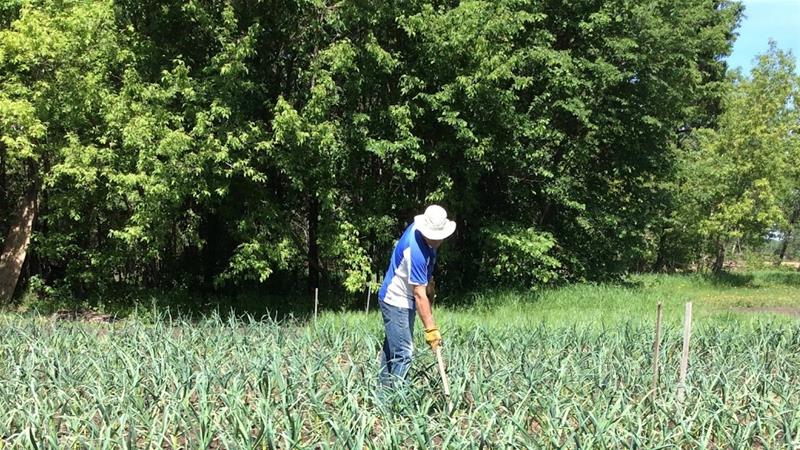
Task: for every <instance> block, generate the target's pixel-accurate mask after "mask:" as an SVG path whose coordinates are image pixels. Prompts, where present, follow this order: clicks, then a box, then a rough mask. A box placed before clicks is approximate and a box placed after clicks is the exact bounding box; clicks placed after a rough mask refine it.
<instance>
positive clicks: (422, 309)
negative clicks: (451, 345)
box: [414, 286, 442, 350]
mask: <svg viewBox="0 0 800 450" xmlns="http://www.w3.org/2000/svg"><path fill="white" fill-rule="evenodd" d="M425 290H426V289H425V286H414V300H415V303H416V304H417V314H419V318H420V320H422V324H423V325H424V326H425V342H427V343H428V345H430V346H431V348H432V349H433V350H436V348H437V347H439V345H441V343H442V334H441V333H439V328H437V327H436V322H434V321H433V313H432V312H431V302H430V300H428V295H427V293H426V292H425Z"/></svg>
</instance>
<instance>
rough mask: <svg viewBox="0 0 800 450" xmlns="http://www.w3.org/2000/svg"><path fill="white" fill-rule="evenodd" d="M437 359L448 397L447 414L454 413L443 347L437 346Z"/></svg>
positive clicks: (445, 394)
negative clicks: (443, 357)
mask: <svg viewBox="0 0 800 450" xmlns="http://www.w3.org/2000/svg"><path fill="white" fill-rule="evenodd" d="M435 351H436V361H437V362H438V363H439V375H441V377H442V386H444V396H445V398H446V399H447V414H448V415H450V414H452V413H453V401H452V400H451V399H450V381H449V380H448V379H447V372H445V370H444V359H442V347H440V346H437V347H436V350H435Z"/></svg>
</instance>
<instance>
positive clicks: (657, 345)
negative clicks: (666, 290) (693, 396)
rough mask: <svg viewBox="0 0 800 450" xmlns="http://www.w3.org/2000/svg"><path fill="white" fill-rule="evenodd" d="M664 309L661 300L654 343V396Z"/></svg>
mask: <svg viewBox="0 0 800 450" xmlns="http://www.w3.org/2000/svg"><path fill="white" fill-rule="evenodd" d="M663 310H664V308H663V305H662V304H661V302H658V308H657V311H656V342H655V343H654V344H653V397H655V395H656V389H658V369H659V367H658V362H659V361H658V359H659V355H660V354H661V316H662V313H663Z"/></svg>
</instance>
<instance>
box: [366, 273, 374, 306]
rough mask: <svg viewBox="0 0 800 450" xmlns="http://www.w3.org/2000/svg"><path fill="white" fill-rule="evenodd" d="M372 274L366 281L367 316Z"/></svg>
mask: <svg viewBox="0 0 800 450" xmlns="http://www.w3.org/2000/svg"><path fill="white" fill-rule="evenodd" d="M372 279H373V276H372V274H370V275H369V277H368V279H367V314H369V298H370V297H371V296H372Z"/></svg>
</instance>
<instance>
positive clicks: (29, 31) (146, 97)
mask: <svg viewBox="0 0 800 450" xmlns="http://www.w3.org/2000/svg"><path fill="white" fill-rule="evenodd" d="M741 13H742V6H741V4H740V3H739V2H735V1H727V0H722V1H715V0H645V1H640V2H629V1H622V0H578V1H573V0H570V1H566V0H497V1H477V0H463V1H430V0H400V1H395V2H362V1H355V0H339V1H326V0H263V1H252V0H191V1H181V2H178V1H163V0H159V1H156V0H136V1H132V0H59V1H55V0H17V1H11V2H4V4H3V6H2V7H0V84H2V90H1V91H0V157H2V159H0V161H1V162H0V183H2V186H0V188H1V189H2V196H0V210H2V214H0V217H2V219H0V222H1V223H0V227H2V229H1V230H0V231H2V232H3V233H2V235H3V236H5V235H6V232H7V231H8V230H9V228H11V227H12V225H13V224H14V223H15V222H14V219H13V217H15V211H17V210H18V209H19V206H18V205H19V204H20V202H22V199H23V198H24V193H25V192H27V191H28V190H29V189H30V188H32V187H33V188H35V191H36V192H37V196H36V205H37V218H36V221H35V223H34V226H33V240H32V243H31V248H30V251H29V252H28V256H27V258H26V263H25V264H26V272H25V273H26V275H25V276H26V277H27V278H28V279H31V280H35V281H36V282H37V283H38V284H39V285H44V286H48V287H49V288H50V289H56V290H59V289H61V290H64V291H65V292H71V293H73V294H74V293H78V294H80V293H87V292H93V291H97V290H101V291H102V290H104V289H110V288H114V287H115V286H145V287H159V288H176V287H186V288H201V289H205V290H209V291H211V290H236V289H238V287H241V286H245V285H247V286H250V285H254V284H255V285H259V286H263V287H264V288H265V289H273V290H278V291H280V290H287V289H293V288H296V287H297V286H308V287H317V286H319V285H320V284H322V285H325V286H329V287H333V288H338V287H340V288H344V289H347V290H349V291H356V290H359V289H362V288H363V286H364V284H365V282H366V280H367V277H368V275H369V274H370V273H376V272H381V271H382V270H384V269H385V267H384V266H385V264H386V263H387V256H388V254H389V251H390V249H391V246H392V244H393V242H394V239H396V238H397V237H398V236H399V233H400V231H402V229H403V227H404V226H405V225H406V224H407V223H408V222H409V221H410V220H411V219H412V217H413V216H414V215H415V214H418V213H419V212H421V211H422V210H423V209H424V208H425V206H426V205H427V204H430V203H439V204H441V205H443V206H445V207H446V209H447V210H448V212H449V213H450V215H451V216H452V217H453V218H454V219H455V220H456V221H457V222H458V231H457V233H456V235H455V236H454V237H453V238H452V239H451V240H450V241H448V243H447V244H446V245H445V248H444V251H443V252H442V256H441V259H440V268H439V271H440V272H441V278H443V279H445V280H446V282H447V283H448V284H449V286H451V287H452V288H472V287H476V286H479V285H484V284H487V283H491V284H498V283H499V284H510V285H514V286H523V287H530V286H535V285H539V284H542V283H549V282H554V281H558V280H575V279H603V278H608V277H613V276H616V275H618V274H620V273H624V272H626V271H630V270H640V269H643V268H646V267H652V266H653V265H657V266H658V265H661V266H665V265H673V266H674V265H679V264H683V263H686V262H687V261H693V260H696V258H697V256H698V251H693V250H687V245H688V244H687V243H693V244H697V243H698V242H705V243H707V246H706V247H702V248H701V246H699V244H698V245H693V247H692V248H699V249H700V250H699V251H701V252H702V251H716V250H717V247H714V246H719V245H723V244H725V245H727V244H728V243H729V241H730V240H731V239H739V238H743V237H745V235H747V236H756V234H757V233H756V230H759V232H760V231H763V230H764V229H765V227H780V226H783V227H784V228H786V227H788V225H789V223H790V220H789V219H788V218H787V217H788V216H790V215H791V213H792V211H794V210H795V209H796V208H795V209H793V207H796V205H797V192H798V189H797V188H798V181H797V180H798V177H797V174H796V173H795V174H794V175H791V176H794V178H793V179H792V178H791V176H790V175H788V172H787V171H785V170H783V169H782V168H784V167H786V166H791V165H792V164H791V161H792V160H791V158H792V156H789V155H790V154H792V153H791V152H793V151H794V150H791V149H795V148H796V143H795V139H796V125H797V123H796V121H795V122H794V124H793V123H792V119H790V118H789V117H790V116H791V117H795V116H793V114H795V112H796V111H797V109H796V106H795V107H794V109H792V108H789V107H787V106H786V105H787V104H788V102H790V99H793V100H791V101H795V102H796V99H797V96H796V86H797V84H796V77H795V78H792V76H794V75H791V74H790V72H791V71H788V72H787V70H788V69H786V67H788V65H789V59H790V57H789V56H787V55H784V54H782V53H780V52H779V51H778V50H776V49H774V48H773V49H772V50H770V52H769V53H768V54H767V55H766V56H765V57H764V58H765V59H764V63H763V64H762V65H760V66H759V67H760V68H759V69H757V71H756V72H754V74H753V77H752V78H747V77H740V78H738V79H736V80H734V81H731V80H730V79H728V78H726V70H727V68H726V65H725V62H724V57H725V56H726V55H727V54H728V53H729V52H730V50H731V45H732V42H733V39H734V37H735V34H734V30H735V28H736V26H737V24H738V21H739V18H740V16H741ZM776 58H777V60H776ZM778 60H780V61H778ZM759 70H760V71H759ZM776 76H777V77H784V78H785V80H784V81H781V82H780V83H783V84H780V83H778V84H779V85H780V87H775V86H773V84H774V83H773V78H774V77H776ZM790 78H791V79H793V80H794V81H793V83H794V84H793V86H794V88H788V87H787V86H788V85H789V84H791V83H789V84H787V83H788V81H786V80H789V79H790ZM776 89H777V90H776ZM787 89H788V90H787ZM791 89H795V90H794V91H792V90H791ZM789 92H794V94H788V93H789ZM791 95H794V97H791ZM753 96H755V97H756V98H759V99H763V100H764V101H759V105H760V106H761V110H760V112H757V111H754V110H752V109H748V107H749V106H748V105H750V102H752V98H754V97H753ZM776 114H777V116H780V117H777V116H776ZM784 116H785V117H784ZM776 121H777V122H776ZM793 127H794V128H793ZM792 130H794V131H792ZM792 133H794V134H792ZM776 139H777V141H780V142H781V144H780V145H782V146H785V150H782V151H785V156H784V157H781V158H776V157H774V151H775V147H774V146H773V144H772V143H773V141H775V140H776ZM753 140H756V141H758V143H757V144H753V142H754V141H753ZM781 148H784V147H781ZM795 154H796V153H795ZM795 157H796V156H795ZM712 161H713V162H712ZM719 161H723V163H719ZM778 166H780V167H781V169H780V170H779V169H777V168H776V167H778ZM779 172H780V173H786V174H787V175H786V176H783V175H781V178H780V180H778V179H776V178H775V174H777V173H779ZM791 180H793V181H791ZM792 202H794V203H792ZM23 203H24V202H23ZM781 217H783V219H781ZM795 221H796V219H795ZM687 223H691V224H692V230H691V233H684V232H683V231H680V230H684V228H685V227H684V228H681V227H682V226H684V225H685V224H687ZM786 229H788V228H786ZM745 230H749V231H745ZM704 245H706V244H704ZM708 246H711V247H713V248H711V247H708ZM709 248H710V249H711V250H708V249H709Z"/></svg>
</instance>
